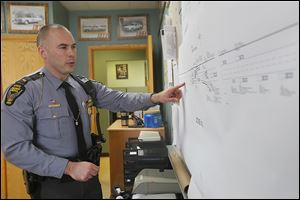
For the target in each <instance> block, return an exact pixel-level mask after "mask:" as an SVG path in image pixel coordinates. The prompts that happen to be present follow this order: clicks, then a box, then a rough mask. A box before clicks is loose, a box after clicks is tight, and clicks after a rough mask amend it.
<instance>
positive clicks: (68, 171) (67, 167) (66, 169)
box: [64, 161, 73, 175]
mask: <svg viewBox="0 0 300 200" xmlns="http://www.w3.org/2000/svg"><path fill="white" fill-rule="evenodd" d="M72 168H73V162H71V161H69V162H68V164H67V166H66V168H65V171H64V174H66V175H70V174H71V171H72Z"/></svg>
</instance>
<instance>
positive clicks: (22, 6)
mask: <svg viewBox="0 0 300 200" xmlns="http://www.w3.org/2000/svg"><path fill="white" fill-rule="evenodd" d="M46 24H48V4H46V3H45V4H44V3H43V4H42V3H39V4H36V3H8V32H10V33H37V32H38V31H39V30H40V28H41V27H42V26H44V25H46Z"/></svg>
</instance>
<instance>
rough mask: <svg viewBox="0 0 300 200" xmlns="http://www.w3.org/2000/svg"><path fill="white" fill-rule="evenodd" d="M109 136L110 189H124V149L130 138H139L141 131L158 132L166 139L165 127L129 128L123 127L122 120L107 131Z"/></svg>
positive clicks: (117, 121)
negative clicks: (114, 187) (116, 187)
mask: <svg viewBox="0 0 300 200" xmlns="http://www.w3.org/2000/svg"><path fill="white" fill-rule="evenodd" d="M107 131H108V136H109V157H110V189H111V188H112V187H113V186H119V187H120V188H121V189H124V169H123V149H124V148H125V144H126V142H127V141H128V138H132V137H138V136H139V134H140V131H158V132H159V134H160V135H161V136H162V137H163V138H165V129H164V127H160V128H128V127H127V126H121V120H116V121H115V122H114V123H113V124H112V125H111V126H110V127H108V129H107Z"/></svg>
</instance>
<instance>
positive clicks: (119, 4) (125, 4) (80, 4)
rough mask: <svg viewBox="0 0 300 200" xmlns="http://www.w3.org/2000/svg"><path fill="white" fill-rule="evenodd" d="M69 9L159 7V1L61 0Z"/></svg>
mask: <svg viewBox="0 0 300 200" xmlns="http://www.w3.org/2000/svg"><path fill="white" fill-rule="evenodd" d="M60 3H61V4H62V5H63V6H64V7H65V8H66V9H67V10H69V11H78V10H124V9H125V10H127V9H128V10H129V9H151V8H158V7H159V1H60Z"/></svg>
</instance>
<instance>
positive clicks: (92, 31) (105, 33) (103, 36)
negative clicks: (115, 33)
mask: <svg viewBox="0 0 300 200" xmlns="http://www.w3.org/2000/svg"><path fill="white" fill-rule="evenodd" d="M110 21H111V18H110V17H79V18H78V33H79V34H78V35H79V40H110V39H111V32H110Z"/></svg>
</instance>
